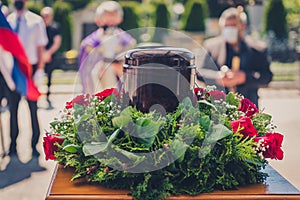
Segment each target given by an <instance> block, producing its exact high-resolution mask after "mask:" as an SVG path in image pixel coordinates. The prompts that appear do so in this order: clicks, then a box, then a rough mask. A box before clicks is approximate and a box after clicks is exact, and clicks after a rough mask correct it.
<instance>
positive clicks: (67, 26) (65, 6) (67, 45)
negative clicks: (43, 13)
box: [53, 1, 72, 52]
mask: <svg viewBox="0 0 300 200" xmlns="http://www.w3.org/2000/svg"><path fill="white" fill-rule="evenodd" d="M53 9H54V13H55V15H54V21H56V22H59V25H60V27H61V35H62V44H61V47H60V49H59V52H65V51H68V50H70V49H72V20H71V12H72V7H71V5H70V4H69V3H66V2H64V1H56V2H55V3H54V4H53Z"/></svg>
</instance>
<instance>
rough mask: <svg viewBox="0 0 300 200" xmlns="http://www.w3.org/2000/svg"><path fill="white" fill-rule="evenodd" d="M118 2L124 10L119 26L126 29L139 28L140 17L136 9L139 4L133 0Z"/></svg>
mask: <svg viewBox="0 0 300 200" xmlns="http://www.w3.org/2000/svg"><path fill="white" fill-rule="evenodd" d="M119 3H120V5H121V6H122V8H123V12H124V20H123V22H122V23H121V24H120V27H121V28H122V29H123V30H126V31H127V30H130V29H135V28H139V21H140V19H139V15H138V13H137V10H138V9H139V7H140V6H141V5H140V4H139V3H138V2H135V1H120V2H119Z"/></svg>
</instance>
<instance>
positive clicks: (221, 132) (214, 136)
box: [208, 124, 232, 142]
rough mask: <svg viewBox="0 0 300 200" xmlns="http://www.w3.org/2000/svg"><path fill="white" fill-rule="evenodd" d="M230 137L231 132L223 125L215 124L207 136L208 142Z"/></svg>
mask: <svg viewBox="0 0 300 200" xmlns="http://www.w3.org/2000/svg"><path fill="white" fill-rule="evenodd" d="M229 135H232V131H231V130H229V129H228V128H227V127H226V126H224V125H223V124H217V125H214V126H212V129H211V132H210V134H208V141H212V142H217V141H218V140H220V139H222V138H225V137H227V136H229Z"/></svg>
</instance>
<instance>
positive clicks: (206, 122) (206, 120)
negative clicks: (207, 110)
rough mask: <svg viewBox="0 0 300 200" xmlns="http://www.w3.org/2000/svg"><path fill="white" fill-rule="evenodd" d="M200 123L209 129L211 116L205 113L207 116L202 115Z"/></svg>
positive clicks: (205, 128)
mask: <svg viewBox="0 0 300 200" xmlns="http://www.w3.org/2000/svg"><path fill="white" fill-rule="evenodd" d="M199 123H200V125H201V126H202V127H203V129H204V130H206V131H207V130H208V129H209V127H210V118H209V116H207V115H205V116H202V117H200V119H199Z"/></svg>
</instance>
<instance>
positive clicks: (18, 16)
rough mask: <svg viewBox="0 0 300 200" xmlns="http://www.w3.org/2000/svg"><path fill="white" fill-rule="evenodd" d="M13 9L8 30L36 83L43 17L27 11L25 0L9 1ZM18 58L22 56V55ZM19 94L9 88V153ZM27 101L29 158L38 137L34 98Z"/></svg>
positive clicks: (43, 33)
mask: <svg viewBox="0 0 300 200" xmlns="http://www.w3.org/2000/svg"><path fill="white" fill-rule="evenodd" d="M12 3H13V5H14V8H15V9H14V11H13V12H12V13H11V14H9V15H8V16H7V21H8V22H9V23H10V26H11V27H12V30H14V31H15V33H16V34H17V35H18V38H19V39H20V42H21V43H22V46H23V47H24V50H25V54H26V57H27V58H28V62H29V65H30V66H27V75H28V76H29V78H31V77H32V78H33V81H34V83H35V85H37V86H38V85H39V84H41V83H42V81H43V77H44V67H45V63H44V60H43V53H44V49H45V46H46V44H47V42H48V39H47V33H46V27H45V24H44V21H43V19H42V18H41V17H40V16H39V15H37V14H34V13H33V12H31V11H29V10H27V8H26V4H27V0H13V1H12ZM22 59H25V58H24V57H23V58H22ZM21 96H23V95H22V93H20V92H18V91H13V92H12V95H10V98H9V108H10V136H11V144H10V148H9V154H10V155H13V154H16V153H17V148H16V146H17V143H16V140H17V137H18V134H19V126H18V108H19V102H20V100H21ZM26 99H27V102H28V106H29V110H30V117H31V126H32V140H31V148H32V158H33V159H34V158H38V157H39V155H40V153H39V152H38V150H37V144H38V141H39V137H40V126H39V121H38V113H37V110H38V106H37V100H38V98H29V97H28V96H27V98H26Z"/></svg>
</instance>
